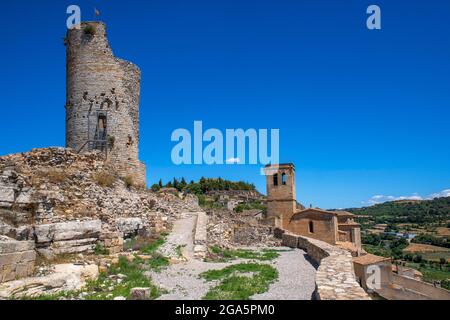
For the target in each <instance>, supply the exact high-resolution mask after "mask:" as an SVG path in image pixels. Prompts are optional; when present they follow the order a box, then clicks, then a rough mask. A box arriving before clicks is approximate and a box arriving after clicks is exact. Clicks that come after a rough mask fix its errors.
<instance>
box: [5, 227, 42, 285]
mask: <svg viewBox="0 0 450 320" xmlns="http://www.w3.org/2000/svg"><path fill="white" fill-rule="evenodd" d="M35 260H36V252H35V251H34V242H32V241H16V240H14V239H11V238H8V237H5V236H1V235H0V283H2V282H6V281H12V280H15V279H17V278H23V277H27V276H30V275H31V274H32V273H33V269H34V262H35Z"/></svg>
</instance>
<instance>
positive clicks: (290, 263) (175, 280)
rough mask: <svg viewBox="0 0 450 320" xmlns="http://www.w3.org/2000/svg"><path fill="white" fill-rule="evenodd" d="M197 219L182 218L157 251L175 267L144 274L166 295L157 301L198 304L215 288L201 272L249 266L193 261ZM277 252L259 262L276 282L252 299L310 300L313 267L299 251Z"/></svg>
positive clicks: (187, 215)
mask: <svg viewBox="0 0 450 320" xmlns="http://www.w3.org/2000/svg"><path fill="white" fill-rule="evenodd" d="M196 217H197V214H196V213H186V214H183V215H182V217H181V219H179V220H177V221H176V222H175V223H174V226H173V230H172V232H171V233H170V234H169V236H168V237H167V241H166V243H165V244H164V245H163V246H162V247H161V248H160V250H159V251H160V252H161V253H162V254H164V255H166V256H168V257H172V258H175V259H177V260H178V263H175V264H171V265H170V266H169V267H167V268H166V269H164V270H162V271H161V272H159V273H157V272H153V271H151V272H148V273H147V275H148V276H149V277H151V278H152V281H153V283H154V284H155V285H157V286H159V287H160V288H161V289H164V290H166V291H167V292H168V293H167V294H164V295H162V296H161V297H160V298H159V299H160V300H200V299H201V298H202V297H203V296H204V295H205V294H206V293H207V292H208V291H209V290H210V289H211V288H212V287H214V286H215V285H216V283H215V282H206V281H205V280H203V279H201V278H200V277H199V275H200V274H201V273H202V272H205V271H208V270H211V269H223V268H225V267H227V266H230V265H233V264H238V263H242V262H249V260H233V261H230V262H226V263H211V262H203V261H199V260H195V259H194V258H193V256H194V255H193V247H194V246H193V230H194V229H195V223H196ZM179 246H183V249H182V253H183V257H184V258H181V259H180V257H179V254H178V253H177V252H176V251H177V250H176V248H177V247H179ZM277 249H278V248H277ZM279 249H280V256H279V257H278V258H277V259H276V260H274V261H263V262H261V263H267V264H271V265H272V266H274V267H275V268H276V269H277V270H278V273H279V278H278V281H277V282H275V283H273V284H272V285H271V286H270V288H269V291H268V292H266V293H263V294H259V295H255V296H253V297H252V299H258V300H266V299H276V300H288V299H290V300H310V299H311V296H312V293H313V291H314V288H315V284H314V276H315V269H314V267H313V266H312V265H311V264H310V263H309V262H308V261H307V260H306V259H305V256H304V255H305V253H304V252H303V251H302V250H298V249H296V250H292V249H290V248H279ZM258 250H261V248H258Z"/></svg>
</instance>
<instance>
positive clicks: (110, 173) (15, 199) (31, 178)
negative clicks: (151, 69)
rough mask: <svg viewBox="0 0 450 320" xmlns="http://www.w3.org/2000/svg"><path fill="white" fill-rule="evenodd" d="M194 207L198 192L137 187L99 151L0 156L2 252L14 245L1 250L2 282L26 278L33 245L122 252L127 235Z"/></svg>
mask: <svg viewBox="0 0 450 320" xmlns="http://www.w3.org/2000/svg"><path fill="white" fill-rule="evenodd" d="M183 197H184V199H183ZM189 211H192V212H196V211H199V207H198V200H197V198H196V197H195V196H192V195H186V196H184V195H180V196H178V195H172V194H156V193H153V192H151V191H149V190H146V189H144V188H140V187H137V186H135V184H133V181H130V180H127V181H124V180H122V179H121V178H120V175H119V174H118V173H117V172H116V168H115V167H114V165H113V164H111V163H109V162H108V161H105V159H104V155H102V154H100V153H98V152H93V153H85V154H77V153H75V152H74V151H73V150H71V149H65V148H47V149H34V150H32V151H30V152H26V153H19V154H13V155H8V156H3V157H0V236H7V237H8V238H9V240H8V241H6V240H4V239H6V238H2V247H0V250H4V249H2V248H3V242H5V243H6V242H7V244H8V246H7V247H8V248H10V247H11V246H12V247H13V249H12V251H11V250H10V251H8V252H2V251H0V255H1V257H0V260H1V262H0V271H1V272H2V273H1V275H0V282H2V281H11V280H14V279H16V278H20V277H24V276H29V275H30V274H31V273H32V272H33V267H32V266H33V265H34V260H35V256H36V253H35V252H36V251H37V252H38V253H39V254H40V255H42V256H43V257H44V258H46V259H53V258H54V257H55V256H56V255H60V254H78V253H83V254H86V253H88V254H89V253H93V252H94V250H95V249H96V248H97V245H99V244H101V245H102V246H103V247H104V249H106V250H107V251H108V252H109V253H110V254H114V253H119V252H121V251H122V250H123V239H124V238H126V237H132V236H134V235H137V234H141V233H144V234H145V235H149V234H151V233H160V232H163V231H166V230H168V228H170V226H171V224H172V222H173V221H174V219H176V218H177V216H178V214H180V213H181V212H189ZM18 241H20V242H18ZM11 243H13V244H11ZM31 246H32V248H31ZM30 248H31V249H30ZM99 249H101V247H99ZM101 252H102V253H103V252H104V251H103V250H102V251H101Z"/></svg>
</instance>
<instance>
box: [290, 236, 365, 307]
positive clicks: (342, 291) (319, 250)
mask: <svg viewBox="0 0 450 320" xmlns="http://www.w3.org/2000/svg"><path fill="white" fill-rule="evenodd" d="M282 239H283V240H282V244H283V245H284V246H287V247H291V248H299V249H302V250H305V251H306V252H307V254H308V256H309V257H311V259H313V260H314V261H315V262H316V263H317V264H318V265H319V266H318V268H317V272H316V293H315V296H316V298H317V299H318V300H370V298H369V295H368V294H367V293H366V292H365V291H364V289H363V288H361V286H360V285H359V284H358V282H357V281H356V278H355V273H354V270H353V260H352V255H351V253H350V252H348V251H346V250H343V249H340V248H338V247H335V246H332V245H330V244H328V243H326V242H323V241H320V240H315V239H311V238H307V237H303V236H298V235H294V234H290V233H284V234H283V236H282Z"/></svg>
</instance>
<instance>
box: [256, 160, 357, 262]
mask: <svg viewBox="0 0 450 320" xmlns="http://www.w3.org/2000/svg"><path fill="white" fill-rule="evenodd" d="M265 173H266V186H267V218H268V219H272V221H273V224H274V225H275V227H277V228H280V229H282V230H285V231H289V232H291V233H293V234H297V235H302V236H306V237H309V238H313V239H317V240H321V241H325V242H327V243H329V244H332V245H339V246H342V247H344V248H346V249H349V250H350V251H352V252H353V253H354V254H355V255H360V254H361V251H362V249H361V228H360V225H359V224H358V223H356V222H355V220H354V215H353V214H351V213H349V212H346V211H327V210H322V209H319V208H312V207H310V208H306V209H305V208H304V207H303V206H302V205H301V204H299V203H297V200H296V187H295V166H294V165H293V164H292V163H288V164H280V165H268V166H266V168H265Z"/></svg>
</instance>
